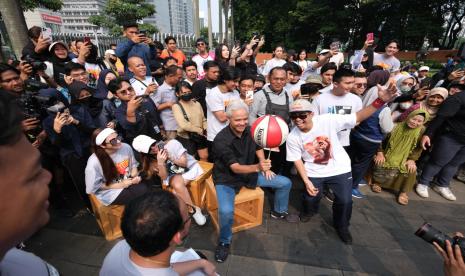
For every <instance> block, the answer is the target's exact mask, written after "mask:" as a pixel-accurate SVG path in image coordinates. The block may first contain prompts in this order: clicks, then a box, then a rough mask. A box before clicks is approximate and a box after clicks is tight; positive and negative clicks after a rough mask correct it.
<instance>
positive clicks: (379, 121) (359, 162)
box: [348, 70, 394, 195]
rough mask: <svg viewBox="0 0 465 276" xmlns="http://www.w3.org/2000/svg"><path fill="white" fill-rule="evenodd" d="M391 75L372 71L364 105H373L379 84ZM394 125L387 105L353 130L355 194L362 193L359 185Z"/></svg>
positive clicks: (350, 149)
mask: <svg viewBox="0 0 465 276" xmlns="http://www.w3.org/2000/svg"><path fill="white" fill-rule="evenodd" d="M389 76H390V74H389V72H388V71H385V70H376V71H373V72H371V73H370V75H369V76H368V78H367V84H368V88H367V89H368V90H367V92H365V94H364V95H363V97H362V104H363V107H366V106H369V105H371V104H372V103H373V102H374V101H375V100H376V99H377V98H378V86H377V85H382V86H384V85H387V84H388V82H389ZM393 127H394V124H393V122H392V119H391V110H390V109H389V108H388V107H387V106H385V107H384V108H380V109H378V111H376V112H375V113H373V115H371V116H370V117H369V118H368V119H366V120H365V121H363V122H361V123H360V124H359V125H358V126H356V127H355V128H354V129H353V130H352V131H351V133H350V146H349V150H348V153H349V156H350V158H351V161H352V179H353V180H352V181H353V182H352V189H353V191H352V194H353V195H354V194H355V195H357V194H361V193H360V191H358V185H359V183H360V182H361V181H362V179H363V177H364V176H365V173H366V172H367V170H368V168H369V167H370V165H371V161H372V159H373V156H374V155H375V153H376V151H377V150H378V148H379V146H380V144H381V143H382V141H383V139H384V137H385V135H386V134H387V133H389V132H390V131H391V130H392V128H393ZM354 190H355V191H354Z"/></svg>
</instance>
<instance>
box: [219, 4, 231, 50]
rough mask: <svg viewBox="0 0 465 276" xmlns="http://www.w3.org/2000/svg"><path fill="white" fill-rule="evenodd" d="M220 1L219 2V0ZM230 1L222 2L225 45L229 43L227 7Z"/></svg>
mask: <svg viewBox="0 0 465 276" xmlns="http://www.w3.org/2000/svg"><path fill="white" fill-rule="evenodd" d="M220 1H221V0H220ZM229 4H230V1H229V0H224V1H223V13H224V28H225V30H224V38H225V43H229V26H228V25H229V24H228V23H229V6H230V5H229Z"/></svg>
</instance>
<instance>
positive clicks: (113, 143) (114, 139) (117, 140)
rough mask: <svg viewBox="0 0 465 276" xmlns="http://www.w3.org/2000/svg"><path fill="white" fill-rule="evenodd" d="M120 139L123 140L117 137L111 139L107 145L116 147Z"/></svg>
mask: <svg viewBox="0 0 465 276" xmlns="http://www.w3.org/2000/svg"><path fill="white" fill-rule="evenodd" d="M122 139H123V138H122V137H121V136H119V135H118V136H117V137H115V138H113V139H111V140H110V141H109V142H108V143H107V144H110V145H112V146H117V145H118V144H119V143H121V140H122Z"/></svg>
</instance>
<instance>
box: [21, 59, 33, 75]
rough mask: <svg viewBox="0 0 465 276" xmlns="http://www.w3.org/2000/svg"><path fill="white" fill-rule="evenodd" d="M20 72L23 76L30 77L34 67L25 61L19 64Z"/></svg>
mask: <svg viewBox="0 0 465 276" xmlns="http://www.w3.org/2000/svg"><path fill="white" fill-rule="evenodd" d="M19 71H20V72H21V74H22V75H25V76H28V77H29V76H30V75H31V74H32V65H30V64H29V63H27V62H25V61H21V62H20V63H19Z"/></svg>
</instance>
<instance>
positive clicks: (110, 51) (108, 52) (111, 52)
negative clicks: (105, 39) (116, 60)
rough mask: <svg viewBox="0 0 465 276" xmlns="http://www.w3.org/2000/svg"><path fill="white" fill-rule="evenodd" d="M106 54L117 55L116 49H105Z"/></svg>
mask: <svg viewBox="0 0 465 276" xmlns="http://www.w3.org/2000/svg"><path fill="white" fill-rule="evenodd" d="M105 55H114V56H116V53H115V50H113V49H108V50H106V51H105Z"/></svg>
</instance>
